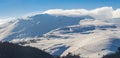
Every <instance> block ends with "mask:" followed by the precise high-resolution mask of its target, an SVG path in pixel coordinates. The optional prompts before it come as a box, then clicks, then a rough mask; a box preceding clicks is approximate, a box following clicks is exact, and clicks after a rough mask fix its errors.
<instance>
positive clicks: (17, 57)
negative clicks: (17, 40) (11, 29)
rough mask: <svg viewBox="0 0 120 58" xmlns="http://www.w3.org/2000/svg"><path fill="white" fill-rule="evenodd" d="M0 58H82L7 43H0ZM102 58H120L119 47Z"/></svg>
mask: <svg viewBox="0 0 120 58" xmlns="http://www.w3.org/2000/svg"><path fill="white" fill-rule="evenodd" d="M0 58H83V57H80V56H79V55H72V54H71V53H69V54H68V55H66V56H63V57H53V56H52V55H50V54H48V53H46V52H44V51H42V50H40V49H37V48H34V47H30V46H21V45H18V44H13V43H9V42H0ZM102 58H120V47H119V48H118V51H116V52H115V53H113V54H109V55H104V56H103V57H102Z"/></svg>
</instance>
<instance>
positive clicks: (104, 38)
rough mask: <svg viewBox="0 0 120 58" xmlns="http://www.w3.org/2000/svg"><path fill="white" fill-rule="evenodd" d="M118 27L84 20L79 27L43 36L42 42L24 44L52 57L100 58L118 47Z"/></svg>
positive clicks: (101, 21) (109, 23)
mask: <svg viewBox="0 0 120 58" xmlns="http://www.w3.org/2000/svg"><path fill="white" fill-rule="evenodd" d="M119 34H120V27H119V25H118V24H117V23H112V22H109V21H103V20H91V19H86V20H82V21H81V22H80V25H72V26H66V27H61V28H57V29H55V30H52V31H50V32H48V33H46V34H44V37H42V39H43V38H44V40H37V41H36V42H34V43H29V44H25V46H26V45H29V46H33V47H37V48H39V49H43V50H45V51H47V52H49V53H51V54H52V55H61V56H64V55H67V54H68V53H72V54H77V55H80V56H82V57H85V58H87V57H89V58H101V57H102V56H103V55H106V54H109V53H114V52H115V51H116V50H117V48H118V47H120V36H119Z"/></svg>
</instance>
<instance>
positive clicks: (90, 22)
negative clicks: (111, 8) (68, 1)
mask: <svg viewBox="0 0 120 58" xmlns="http://www.w3.org/2000/svg"><path fill="white" fill-rule="evenodd" d="M80 25H81V26H89V25H94V26H104V25H115V23H113V22H111V21H110V20H108V21H106V20H94V19H84V20H81V21H80Z"/></svg>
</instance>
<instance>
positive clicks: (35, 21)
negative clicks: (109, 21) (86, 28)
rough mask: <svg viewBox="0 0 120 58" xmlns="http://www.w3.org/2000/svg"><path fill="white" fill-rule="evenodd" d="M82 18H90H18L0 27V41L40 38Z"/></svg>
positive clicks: (43, 15)
mask: <svg viewBox="0 0 120 58" xmlns="http://www.w3.org/2000/svg"><path fill="white" fill-rule="evenodd" d="M84 18H92V17H90V16H79V17H78V16H77V17H70V16H53V15H48V14H38V15H34V16H31V17H28V18H19V19H16V20H12V21H10V22H8V23H5V24H2V25H0V40H6V41H10V40H13V39H23V38H34V37H41V36H42V35H43V34H45V33H47V32H49V31H51V30H53V29H56V28H60V27H63V26H69V25H75V24H79V21H80V20H82V19H84Z"/></svg>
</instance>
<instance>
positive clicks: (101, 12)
mask: <svg viewBox="0 0 120 58" xmlns="http://www.w3.org/2000/svg"><path fill="white" fill-rule="evenodd" d="M43 14H51V15H64V16H83V15H89V16H92V17H94V18H95V19H112V18H120V9H116V10H114V9H113V8H112V7H101V8H96V9H92V10H87V9H50V10H47V11H44V12H43Z"/></svg>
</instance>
